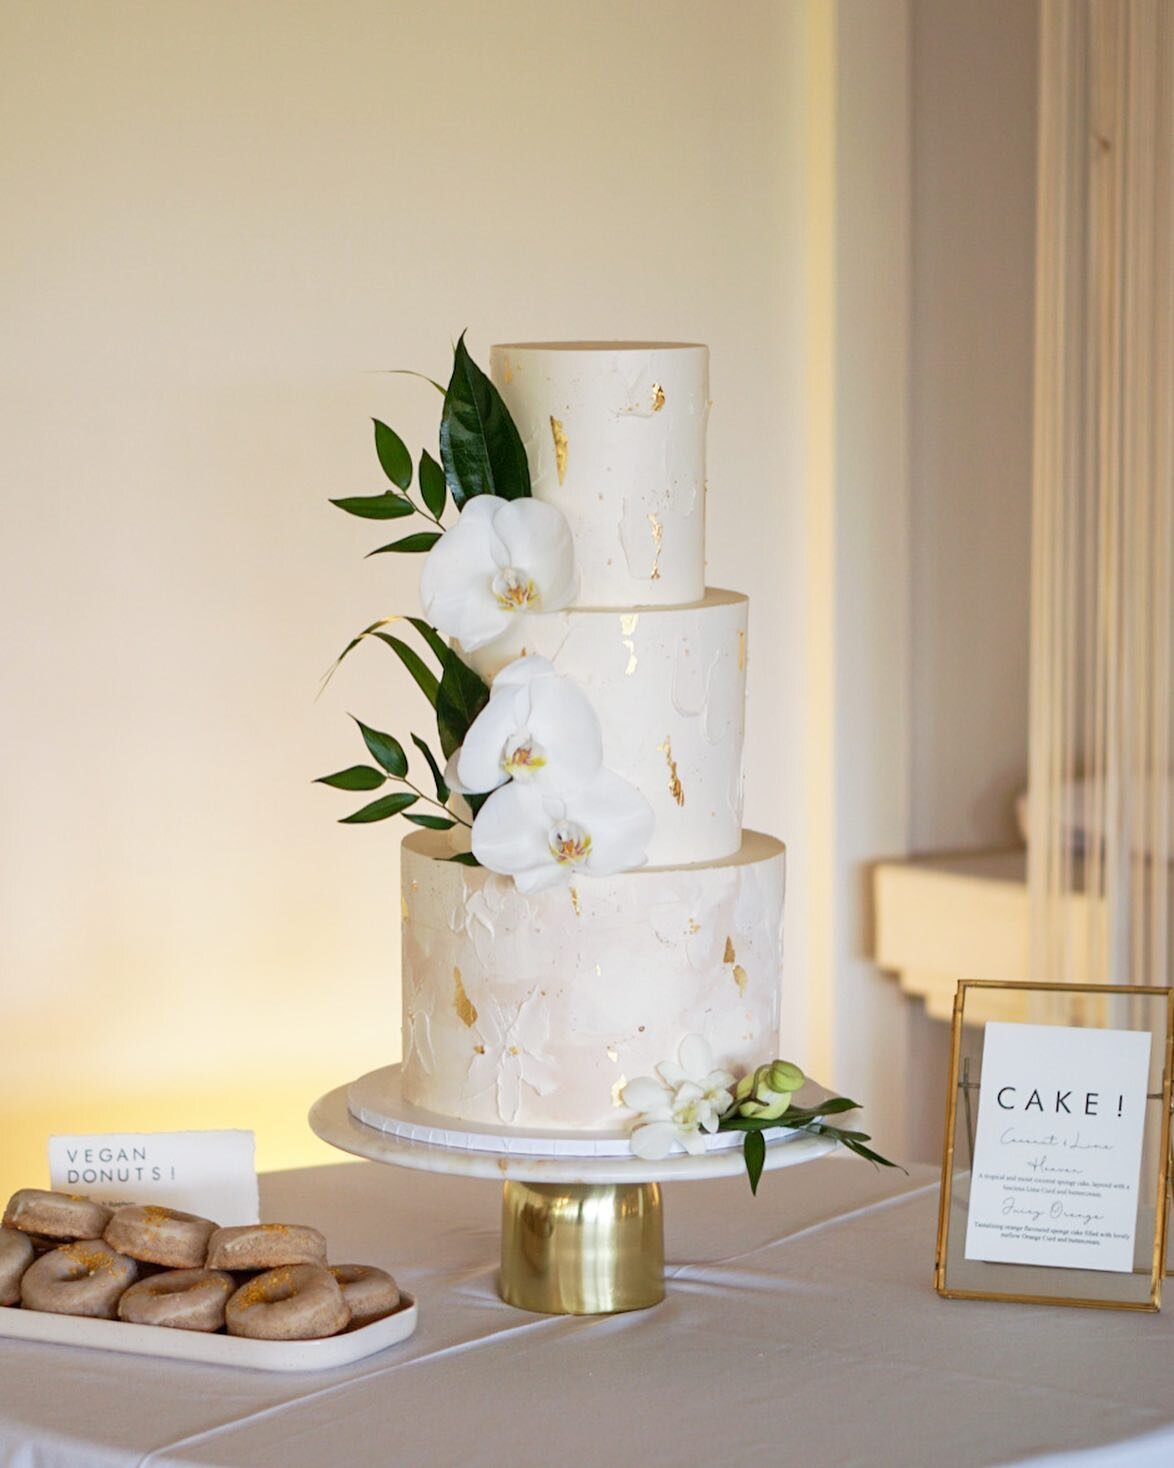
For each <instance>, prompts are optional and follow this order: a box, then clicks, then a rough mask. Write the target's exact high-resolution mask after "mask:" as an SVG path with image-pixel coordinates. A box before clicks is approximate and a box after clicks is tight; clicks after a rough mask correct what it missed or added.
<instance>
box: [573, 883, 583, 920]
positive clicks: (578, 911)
mask: <svg viewBox="0 0 1174 1468" xmlns="http://www.w3.org/2000/svg"><path fill="white" fill-rule="evenodd" d="M570 893H571V906H572V907H573V908H574V909H575V916H576V917H582V916H583V909H582V907H580V905H579V889H578V888H577V887H572V888H571V889H570Z"/></svg>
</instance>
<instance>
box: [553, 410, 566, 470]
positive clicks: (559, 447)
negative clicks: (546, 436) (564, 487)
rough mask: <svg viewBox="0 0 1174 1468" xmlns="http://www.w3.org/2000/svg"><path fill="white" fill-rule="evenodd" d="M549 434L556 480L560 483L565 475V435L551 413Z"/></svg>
mask: <svg viewBox="0 0 1174 1468" xmlns="http://www.w3.org/2000/svg"><path fill="white" fill-rule="evenodd" d="M550 436H551V437H552V438H553V439H554V462H555V464H556V465H557V467H558V482H559V483H560V484H562V482H563V480H564V479H566V477H567V435H566V433H565V432H564V431H563V426H562V424H561V423H560V422H559V420H558V419H557V418H556V417H555V416H554V414H553V413H552V414H551V415H550Z"/></svg>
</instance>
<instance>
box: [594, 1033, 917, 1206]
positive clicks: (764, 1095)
mask: <svg viewBox="0 0 1174 1468" xmlns="http://www.w3.org/2000/svg"><path fill="white" fill-rule="evenodd" d="M678 1055H679V1063H677V1062H674V1061H671V1060H665V1061H662V1062H661V1063H660V1064H659V1065H658V1066H657V1067H656V1075H655V1076H637V1077H636V1079H635V1080H632V1081H629V1082H628V1084H627V1085H626V1086H625V1087H624V1089H623V1091H622V1092H621V1099H622V1101H623V1103H624V1105H625V1106H630V1107H631V1108H632V1110H633V1111H636V1112H639V1113H640V1114H639V1115H638V1116H637V1117H636V1120H635V1121H634V1122H633V1124H632V1132H631V1138H630V1143H631V1148H632V1151H633V1153H634V1154H635V1155H636V1156H637V1157H641V1158H643V1159H645V1161H649V1162H659V1161H661V1160H662V1159H663V1158H665V1157H668V1156H669V1155H670V1154H671V1153H672V1152H674V1151H675V1150H676V1149H677V1148H678V1147H680V1148H683V1149H684V1151H686V1152H688V1153H691V1154H692V1155H694V1156H696V1155H698V1154H700V1153H702V1152H704V1151H705V1136H706V1134H710V1135H712V1134H713V1133H714V1132H730V1131H739V1132H742V1133H743V1134H744V1136H743V1144H742V1155H743V1158H744V1160H745V1163H746V1175H747V1177H748V1178H749V1179H750V1191H751V1192H752V1193H756V1192H757V1191H758V1181H759V1178H760V1177H761V1176H762V1169H763V1167H764V1165H765V1163H766V1139H765V1137H764V1135H763V1134H764V1133H765V1132H767V1131H771V1130H773V1129H775V1128H779V1129H786V1130H787V1131H802V1132H807V1133H809V1134H810V1135H812V1136H823V1137H828V1138H829V1139H830V1140H832V1141H834V1142H838V1143H839V1144H840V1145H841V1146H844V1147H847V1148H848V1150H849V1151H850V1152H855V1153H856V1155H857V1156H858V1157H864V1158H866V1159H867V1160H868V1161H869V1162H874V1163H876V1164H877V1165H878V1166H881V1167H896V1166H897V1163H895V1162H890V1161H889V1159H888V1158H887V1157H882V1156H881V1155H880V1154H879V1153H878V1152H874V1151H873V1150H872V1149H871V1148H870V1147H868V1146H867V1145H866V1143H867V1142H869V1141H870V1140H871V1138H870V1137H869V1136H868V1134H867V1133H866V1132H857V1131H845V1130H844V1129H842V1128H840V1127H836V1126H829V1125H828V1122H827V1118H828V1117H829V1116H834V1115H836V1114H837V1113H839V1112H843V1111H855V1110H857V1109H858V1103H857V1102H855V1101H850V1100H849V1099H848V1098H847V1097H846V1096H826V1097H824V1098H823V1099H822V1100H818V1101H816V1102H814V1104H813V1105H811V1106H807V1107H804V1106H796V1105H794V1096H795V1093H796V1092H797V1091H798V1090H800V1088H801V1087H802V1086H803V1085H805V1084H806V1080H807V1078H806V1076H804V1074H803V1072H802V1071H801V1070H800V1069H799V1067H798V1066H797V1065H794V1064H792V1062H791V1061H789V1060H772V1061H770V1062H768V1063H767V1064H765V1065H760V1066H757V1067H756V1068H755V1069H754V1070H752V1071H750V1072H749V1074H747V1075H744V1076H743V1077H742V1078H741V1080H737V1081H736V1080H735V1078H734V1076H733V1075H732V1074H731V1073H730V1072H729V1071H727V1070H721V1069H715V1068H714V1066H713V1052H712V1050H711V1049H710V1047H709V1044H708V1043H707V1041H706V1040H705V1039H704V1037H703V1036H701V1035H686V1036H685V1038H684V1039H683V1040H682V1041H681V1047H680V1050H679V1052H678Z"/></svg>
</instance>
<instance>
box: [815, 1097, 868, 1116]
mask: <svg viewBox="0 0 1174 1468" xmlns="http://www.w3.org/2000/svg"><path fill="white" fill-rule="evenodd" d="M859 1110H860V1102H859V1101H849V1100H848V1098H847V1096H830V1097H829V1098H828V1099H827V1100H826V1101H821V1102H820V1103H819V1105H818V1106H813V1107H812V1108H811V1111H812V1112H813V1113H814V1115H816V1116H835V1115H836V1114H837V1113H838V1112H841V1111H859Z"/></svg>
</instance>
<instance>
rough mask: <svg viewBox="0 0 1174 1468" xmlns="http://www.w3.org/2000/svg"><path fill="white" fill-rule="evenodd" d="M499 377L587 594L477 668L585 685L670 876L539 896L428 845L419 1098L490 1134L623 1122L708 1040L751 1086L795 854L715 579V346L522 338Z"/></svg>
mask: <svg viewBox="0 0 1174 1468" xmlns="http://www.w3.org/2000/svg"><path fill="white" fill-rule="evenodd" d="M491 368H492V375H493V379H494V381H495V383H496V384H497V386H498V388H499V390H500V392H501V394H502V396H503V398H504V399H505V402H506V405H507V406H508V408H509V410H510V412H511V414H512V415H513V417H514V419H515V422H516V423H517V426H518V429H519V432H520V434H521V437H522V441H523V443H524V444H525V447H526V452H527V457H528V459H529V463H530V469H531V477H532V488H533V493H534V496H535V497H536V498H538V499H541V500H545V501H548V502H549V503H550V504H553V505H556V506H557V507H558V508H559V509H560V510H561V511H562V512H563V514H564V515H565V517H566V519H567V521H568V523H569V526H570V529H571V534H572V538H573V541H574V556H575V562H576V566H577V572H578V576H579V587H580V589H579V595H578V598H577V600H576V603H575V604H574V605H573V606H570V607H566V608H565V609H563V610H560V611H551V612H543V611H541V610H529V609H527V610H526V611H525V612H524V613H520V614H518V615H517V616H516V617H514V618H513V619H512V622H511V625H510V626H509V628H508V630H507V631H506V632H505V633H504V634H503V635H501V636H499V637H496V638H495V639H494V640H493V641H492V642H491V643H489V644H487V645H485V646H483V647H481V648H480V649H478V650H477V651H475V652H472V653H469V652H465V653H464V656H465V657H466V658H467V660H468V661H469V663H470V664H471V665H472V666H473V667H475V668H476V670H477V671H478V672H479V673H480V674H481V676H482V677H483V678H484V679H485V680H486V681H491V680H492V679H493V678H494V677H495V676H496V675H497V674H498V673H499V672H500V671H501V669H502V668H503V667H504V666H505V665H506V664H508V663H510V662H511V661H512V660H513V659H515V658H517V657H520V656H521V655H523V654H524V653H528V654H540V655H542V656H543V657H545V658H548V659H549V660H550V662H551V663H552V664H553V665H554V669H555V671H556V672H557V673H558V674H560V675H564V676H568V677H570V678H572V679H573V680H575V682H576V683H578V684H579V685H580V686H581V687H582V689H583V691H584V692H585V693H586V694H587V696H588V698H589V700H590V705H591V707H592V708H593V709H594V713H595V715H596V716H597V717H598V719H599V723H600V729H601V734H602V750H603V764H604V766H605V768H606V770H608V771H610V772H612V773H613V774H614V775H615V776H618V777H619V778H620V779H621V780H622V781H626V782H627V784H628V785H629V786H634V787H635V789H636V790H637V791H639V792H640V793H641V794H642V795H643V796H644V797H645V799H646V800H647V801H648V802H649V803H650V804H651V806H652V809H653V813H654V815H655V829H654V832H653V835H652V837H651V840H650V841H649V843H648V847H647V850H648V859H649V864H648V865H647V866H644V867H642V868H640V869H637V870H634V871H624V872H621V873H619V874H617V875H612V876H591V875H587V874H586V873H581V874H576V875H574V876H572V879H571V885H569V886H567V885H562V886H558V887H553V888H550V889H549V890H543V891H538V892H533V893H531V894H530V895H527V894H526V893H524V892H522V891H520V890H519V889H518V887H517V886H516V885H515V883H514V880H513V879H512V878H511V877H505V876H501V875H497V874H495V873H494V872H491V871H489V870H487V869H486V868H484V867H477V866H466V865H463V864H461V863H459V862H454V861H453V860H451V857H452V853H453V845H452V841H451V839H450V837H449V835H448V834H443V835H442V834H438V833H434V832H425V831H421V832H418V833H416V834H413V835H412V836H409V837H408V838H407V839H406V840H405V841H404V844H403V863H402V874H403V1001H404V1002H403V1024H404V1062H403V1070H402V1094H403V1098H404V1100H406V1101H407V1102H409V1103H411V1104H413V1105H415V1106H418V1107H421V1108H423V1109H424V1110H426V1111H428V1112H432V1113H437V1114H439V1115H442V1116H447V1117H452V1118H454V1119H460V1120H464V1121H467V1122H471V1123H481V1124H487V1125H491V1126H496V1127H531V1128H542V1129H555V1130H559V1129H562V1130H585V1131H620V1130H623V1129H625V1128H627V1127H629V1126H630V1125H631V1124H632V1122H633V1121H634V1119H635V1113H633V1112H632V1111H631V1110H630V1109H629V1108H627V1107H625V1105H624V1104H623V1101H622V1100H621V1093H622V1091H623V1088H624V1086H625V1084H626V1083H627V1081H629V1080H631V1079H633V1078H634V1077H636V1076H646V1075H651V1074H653V1073H654V1072H655V1070H656V1067H657V1066H658V1065H660V1064H661V1063H662V1062H664V1061H667V1060H671V1059H673V1058H674V1057H676V1055H677V1054H678V1051H679V1048H680V1045H681V1042H682V1040H683V1039H684V1038H685V1036H687V1035H700V1036H702V1037H703V1038H704V1039H705V1040H706V1041H708V1043H709V1045H710V1047H711V1048H712V1051H713V1056H714V1061H715V1063H716V1064H717V1065H718V1066H720V1067H722V1068H726V1069H729V1070H731V1071H734V1072H736V1073H743V1072H745V1071H747V1070H749V1069H751V1068H752V1067H753V1066H755V1065H757V1064H758V1063H760V1062H761V1061H762V1060H763V1059H764V1057H769V1056H771V1055H773V1054H774V1052H775V1046H776V1041H777V1039H778V1018H779V999H780V987H781V974H782V923H783V886H784V851H783V847H782V846H781V844H780V843H779V842H777V841H775V840H774V839H773V838H771V837H769V836H762V835H758V834H755V833H753V832H745V833H744V832H743V831H742V829H741V822H742V745H743V723H744V716H745V678H746V659H747V635H746V634H747V625H746V623H747V602H746V598H745V597H744V596H742V595H740V594H738V593H733V592H728V591H713V590H710V591H707V590H706V589H705V586H704V563H705V519H704V516H705V425H706V419H707V416H708V410H709V399H708V390H709V389H708V352H707V349H706V348H705V347H701V346H694V345H688V344H685V345H671V344H657V343H602V344H598V345H591V344H584V343H569V344H558V343H545V344H543V343H537V344H522V345H511V346H500V347H494V348H493V349H492V352H491ZM493 798H494V797H492V796H491V797H490V799H493ZM587 824H588V827H589V825H590V821H589V820H588V823H587ZM551 850H552V853H553V851H554V848H553V846H552V848H551Z"/></svg>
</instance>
